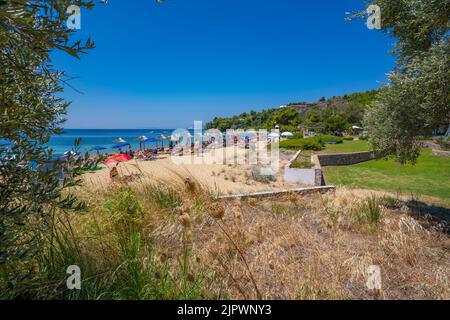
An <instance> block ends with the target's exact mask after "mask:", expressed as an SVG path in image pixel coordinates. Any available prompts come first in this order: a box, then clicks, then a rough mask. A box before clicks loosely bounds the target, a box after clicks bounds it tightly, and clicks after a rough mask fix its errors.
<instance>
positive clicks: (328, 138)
mask: <svg viewBox="0 0 450 320" xmlns="http://www.w3.org/2000/svg"><path fill="white" fill-rule="evenodd" d="M315 139H316V140H317V141H320V142H322V143H324V144H341V143H343V142H344V138H343V137H338V136H332V135H321V136H317V137H315Z"/></svg>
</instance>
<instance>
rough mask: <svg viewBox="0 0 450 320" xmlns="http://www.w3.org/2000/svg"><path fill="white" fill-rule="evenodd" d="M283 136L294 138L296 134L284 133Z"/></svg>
mask: <svg viewBox="0 0 450 320" xmlns="http://www.w3.org/2000/svg"><path fill="white" fill-rule="evenodd" d="M281 136H282V137H293V136H294V134H293V133H292V132H283V133H282V134H281Z"/></svg>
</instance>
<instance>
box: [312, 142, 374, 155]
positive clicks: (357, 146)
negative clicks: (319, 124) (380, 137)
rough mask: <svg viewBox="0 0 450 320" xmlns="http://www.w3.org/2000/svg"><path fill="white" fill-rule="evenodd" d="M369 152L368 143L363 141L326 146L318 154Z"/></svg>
mask: <svg viewBox="0 0 450 320" xmlns="http://www.w3.org/2000/svg"><path fill="white" fill-rule="evenodd" d="M360 151H369V143H368V142H367V141H363V140H353V141H346V140H344V142H343V143H340V144H327V145H326V148H325V150H323V151H321V152H320V153H340V152H360Z"/></svg>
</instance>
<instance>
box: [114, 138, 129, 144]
mask: <svg viewBox="0 0 450 320" xmlns="http://www.w3.org/2000/svg"><path fill="white" fill-rule="evenodd" d="M113 142H114V143H125V142H126V141H125V140H124V139H122V138H117V139H116V140H114V141H113Z"/></svg>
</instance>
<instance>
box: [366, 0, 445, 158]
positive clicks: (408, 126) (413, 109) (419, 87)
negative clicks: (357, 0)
mask: <svg viewBox="0 0 450 320" xmlns="http://www.w3.org/2000/svg"><path fill="white" fill-rule="evenodd" d="M370 4H376V5H378V6H380V8H381V15H382V30H383V31H384V32H386V33H388V34H389V35H391V36H393V37H396V38H397V39H398V41H397V43H396V45H395V49H394V51H393V52H394V54H396V55H397V57H398V59H397V66H396V67H395V69H394V70H393V71H392V73H391V74H390V75H389V83H388V84H387V85H386V88H385V90H383V91H382V92H381V93H380V94H379V96H378V99H377V101H376V102H374V103H373V105H372V106H371V108H370V110H369V112H368V113H367V117H366V124H367V129H368V131H369V135H370V142H371V144H372V146H373V147H374V148H375V149H377V150H380V151H381V152H382V153H383V154H384V155H386V156H388V155H394V156H395V157H396V158H397V159H398V160H399V161H401V162H402V163H404V162H407V161H412V162H414V161H415V160H416V159H417V156H418V155H419V148H420V145H419V144H418V143H417V142H416V141H415V138H416V137H417V136H418V135H424V134H431V133H432V132H433V131H435V130H438V129H440V128H442V127H444V128H445V127H448V124H449V123H450V101H449V97H450V79H449V75H450V72H449V70H450V69H449V63H450V46H449V35H448V31H449V16H450V1H449V0H375V1H371V2H370Z"/></svg>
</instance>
